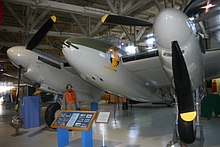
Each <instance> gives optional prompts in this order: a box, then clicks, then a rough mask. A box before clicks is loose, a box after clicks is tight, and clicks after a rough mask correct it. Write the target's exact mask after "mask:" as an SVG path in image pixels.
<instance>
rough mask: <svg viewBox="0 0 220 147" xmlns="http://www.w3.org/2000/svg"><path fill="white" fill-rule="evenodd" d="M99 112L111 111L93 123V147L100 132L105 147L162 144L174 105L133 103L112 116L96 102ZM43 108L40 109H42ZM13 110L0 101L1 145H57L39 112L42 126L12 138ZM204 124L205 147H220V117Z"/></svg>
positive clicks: (73, 139) (75, 141)
mask: <svg viewBox="0 0 220 147" xmlns="http://www.w3.org/2000/svg"><path fill="white" fill-rule="evenodd" d="M99 110H100V111H111V112H112V115H111V118H110V121H109V123H108V124H106V125H102V124H96V123H94V124H93V139H94V147H101V146H102V144H103V134H104V138H105V141H104V142H105V145H106V146H108V147H165V146H166V144H167V143H168V142H169V141H170V140H171V138H172V123H173V120H174V114H173V108H168V107H166V106H150V105H146V104H144V105H143V104H142V105H137V106H134V107H133V109H129V110H127V111H122V110H117V112H116V115H115V119H114V115H113V110H114V105H113V104H102V105H99ZM44 111H45V108H42V112H44ZM14 114H15V113H14V112H13V111H12V110H9V108H7V107H6V106H5V104H0V147H15V146H16V147H56V146H57V142H56V131H55V130H50V129H48V128H45V124H44V121H43V113H42V123H41V124H42V125H41V126H40V127H36V128H31V129H21V130H20V131H21V132H22V133H23V135H21V136H17V137H12V136H11V134H13V133H14V130H13V129H12V128H11V127H10V125H9V121H10V119H11V117H12V116H13V115H14ZM202 121H203V123H204V134H205V143H204V147H220V137H219V136H220V118H218V117H213V118H212V119H211V120H206V119H203V120H202ZM69 137H70V138H69V139H70V144H69V145H68V147H70V146H72V147H80V142H81V133H80V132H76V131H72V132H69Z"/></svg>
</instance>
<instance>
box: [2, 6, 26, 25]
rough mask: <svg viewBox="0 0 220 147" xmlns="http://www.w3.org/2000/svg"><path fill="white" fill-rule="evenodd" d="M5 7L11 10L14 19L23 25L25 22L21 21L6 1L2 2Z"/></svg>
mask: <svg viewBox="0 0 220 147" xmlns="http://www.w3.org/2000/svg"><path fill="white" fill-rule="evenodd" d="M4 5H5V6H6V8H7V9H8V10H9V11H10V12H11V14H12V15H13V16H14V17H15V19H16V20H17V21H18V23H19V24H20V25H21V26H22V27H25V24H24V23H23V22H22V21H21V19H20V18H19V17H18V16H17V14H16V13H15V12H14V10H13V9H12V8H11V6H10V5H9V4H8V3H4Z"/></svg>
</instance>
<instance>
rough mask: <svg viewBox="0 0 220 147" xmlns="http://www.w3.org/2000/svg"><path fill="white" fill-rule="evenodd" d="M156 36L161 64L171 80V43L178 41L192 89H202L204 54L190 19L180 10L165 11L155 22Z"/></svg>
mask: <svg viewBox="0 0 220 147" xmlns="http://www.w3.org/2000/svg"><path fill="white" fill-rule="evenodd" d="M154 34H155V38H156V43H157V47H158V50H159V56H160V61H161V64H162V65H163V68H164V70H165V72H166V73H167V75H168V77H169V78H170V80H172V78H173V70H172V49H171V42H173V41H178V44H179V46H180V48H181V51H182V53H183V56H184V59H185V62H186V65H187V69H188V73H189V75H190V79H191V83H192V87H193V88H198V87H200V86H201V85H202V84H203V78H204V67H203V59H202V52H201V48H200V44H199V40H198V38H197V37H196V35H195V33H194V32H193V25H192V22H191V21H190V20H189V18H188V17H187V16H186V15H185V14H184V13H183V12H181V11H179V10H176V9H170V8H169V9H164V10H162V11H161V12H160V13H159V15H158V16H157V18H156V19H155V21H154Z"/></svg>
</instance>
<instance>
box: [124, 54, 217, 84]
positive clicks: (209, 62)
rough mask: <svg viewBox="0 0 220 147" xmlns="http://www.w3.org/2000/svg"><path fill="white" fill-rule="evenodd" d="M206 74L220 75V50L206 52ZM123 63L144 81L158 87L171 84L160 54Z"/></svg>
mask: <svg viewBox="0 0 220 147" xmlns="http://www.w3.org/2000/svg"><path fill="white" fill-rule="evenodd" d="M204 64H205V74H206V75H205V76H206V79H207V80H210V79H212V78H218V77H220V50H211V51H207V52H206V54H204ZM123 65H124V66H125V67H126V68H127V69H128V70H129V71H131V72H133V73H134V74H135V75H137V77H138V78H139V79H141V80H142V81H144V82H145V83H146V82H150V83H152V84H155V86H158V87H165V86H170V84H171V83H170V81H169V79H168V78H167V76H166V74H165V72H164V70H163V68H162V65H161V63H160V59H159V56H155V57H150V58H144V59H137V60H132V61H128V62H127V61H126V62H123Z"/></svg>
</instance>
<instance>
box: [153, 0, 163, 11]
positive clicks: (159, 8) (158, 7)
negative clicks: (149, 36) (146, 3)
mask: <svg viewBox="0 0 220 147" xmlns="http://www.w3.org/2000/svg"><path fill="white" fill-rule="evenodd" d="M154 3H155V5H156V7H157V9H158V10H159V11H160V10H161V9H162V7H161V5H160V2H159V1H158V0H154Z"/></svg>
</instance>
